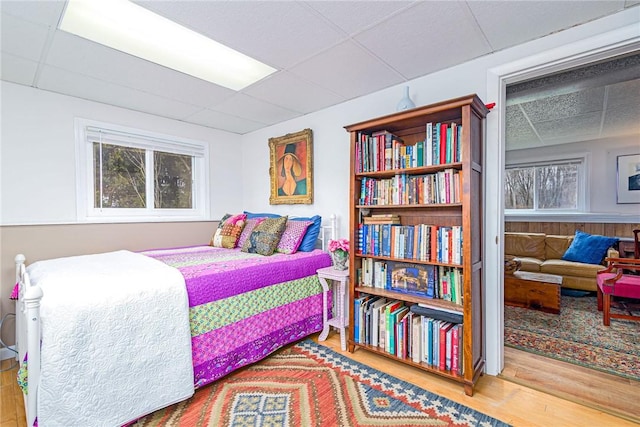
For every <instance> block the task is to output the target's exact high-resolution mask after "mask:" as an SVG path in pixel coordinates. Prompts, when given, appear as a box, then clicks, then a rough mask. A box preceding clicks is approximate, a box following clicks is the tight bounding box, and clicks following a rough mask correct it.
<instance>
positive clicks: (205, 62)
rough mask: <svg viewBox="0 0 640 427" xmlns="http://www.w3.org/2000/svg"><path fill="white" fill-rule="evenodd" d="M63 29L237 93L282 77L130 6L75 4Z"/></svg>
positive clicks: (114, 0)
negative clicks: (275, 75) (261, 82)
mask: <svg viewBox="0 0 640 427" xmlns="http://www.w3.org/2000/svg"><path fill="white" fill-rule="evenodd" d="M59 28H60V29H61V30H63V31H67V32H69V33H72V34H75V35H77V36H80V37H83V38H86V39H89V40H91V41H94V42H96V43H100V44H103V45H105V46H109V47H111V48H114V49H117V50H120V51H122V52H125V53H128V54H131V55H134V56H137V57H139V58H142V59H146V60H147V61H151V62H154V63H156V64H160V65H163V66H165V67H169V68H172V69H174V70H177V71H180V72H183V73H186V74H189V75H192V76H194V77H198V78H200V79H203V80H206V81H209V82H212V83H215V84H218V85H221V86H224V87H227V88H229V89H233V90H241V89H243V88H245V87H247V86H249V85H250V84H252V83H255V82H257V81H258V80H261V79H263V78H264V77H266V76H268V75H269V74H271V73H273V72H275V71H276V70H275V69H274V68H272V67H270V66H268V65H266V64H263V63H261V62H260V61H257V60H255V59H253V58H251V57H249V56H246V55H244V54H242V53H240V52H237V51H235V50H233V49H231V48H229V47H227V46H224V45H223V44H220V43H218V42H216V41H214V40H211V39H209V38H207V37H205V36H203V35H202V34H199V33H197V32H195V31H193V30H190V29H188V28H186V27H183V26H182V25H179V24H177V23H175V22H173V21H171V20H169V19H167V18H165V17H163V16H160V15H157V14H155V13H153V12H151V11H150V10H148V9H145V8H143V7H141V6H138V5H136V4H134V3H131V2H130V1H127V0H69V1H68V2H67V7H66V9H65V12H64V16H63V17H62V20H61V21H60V25H59Z"/></svg>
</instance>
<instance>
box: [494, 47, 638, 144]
mask: <svg viewBox="0 0 640 427" xmlns="http://www.w3.org/2000/svg"><path fill="white" fill-rule="evenodd" d="M506 124H507V126H506V139H507V146H508V148H509V149H511V150H516V149H521V148H530V147H540V146H545V145H556V144H562V143H567V142H575V141H588V140H595V139H602V138H609V137H616V136H622V135H638V144H640V54H634V55H628V56H624V57H618V58H614V59H610V60H607V61H603V62H600V63H596V64H590V65H587V66H584V67H580V68H576V69H572V70H567V71H564V72H561V73H558V74H553V75H549V76H545V77H542V78H539V79H535V80H531V81H526V82H521V83H518V84H515V85H511V86H508V87H507V111H506Z"/></svg>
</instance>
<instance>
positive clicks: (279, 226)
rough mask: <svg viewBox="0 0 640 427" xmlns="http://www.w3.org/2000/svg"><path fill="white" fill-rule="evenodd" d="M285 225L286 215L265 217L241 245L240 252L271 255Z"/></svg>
mask: <svg viewBox="0 0 640 427" xmlns="http://www.w3.org/2000/svg"><path fill="white" fill-rule="evenodd" d="M286 226H287V217H286V216H283V217H280V218H266V219H264V220H263V221H262V222H261V223H260V224H258V225H256V226H255V228H254V229H253V231H252V232H251V235H250V236H249V238H248V239H247V240H246V241H245V242H244V245H243V246H242V252H248V253H252V254H260V255H273V253H274V252H275V250H276V248H277V247H278V242H280V237H282V233H284V229H285V228H286Z"/></svg>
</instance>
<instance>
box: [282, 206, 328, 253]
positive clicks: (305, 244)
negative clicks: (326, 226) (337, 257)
mask: <svg viewBox="0 0 640 427" xmlns="http://www.w3.org/2000/svg"><path fill="white" fill-rule="evenodd" d="M289 219H290V220H291V221H313V223H312V224H311V225H310V226H309V228H307V232H306V233H305V235H304V237H303V238H302V242H301V243H300V246H298V252H311V251H312V250H314V249H315V248H316V241H317V240H318V235H319V234H320V224H321V223H322V217H321V216H320V215H314V216H312V217H310V218H308V217H307V218H291V217H290V218H289Z"/></svg>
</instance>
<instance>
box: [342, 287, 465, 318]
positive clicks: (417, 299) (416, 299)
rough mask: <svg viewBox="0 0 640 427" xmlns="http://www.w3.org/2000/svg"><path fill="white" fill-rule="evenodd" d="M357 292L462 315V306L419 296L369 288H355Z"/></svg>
mask: <svg viewBox="0 0 640 427" xmlns="http://www.w3.org/2000/svg"><path fill="white" fill-rule="evenodd" d="M355 290H356V291H357V292H363V293H367V294H371V295H378V296H381V297H387V298H392V299H400V300H404V301H407V302H412V303H415V304H424V305H427V306H429V307H432V308H440V309H447V310H451V311H456V312H459V313H462V306H460V305H459V304H456V303H453V302H451V301H443V300H439V299H433V298H427V297H424V296H420V295H415V294H409V293H404V292H397V291H389V290H386V289H378V288H372V287H370V286H356V288H355Z"/></svg>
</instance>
